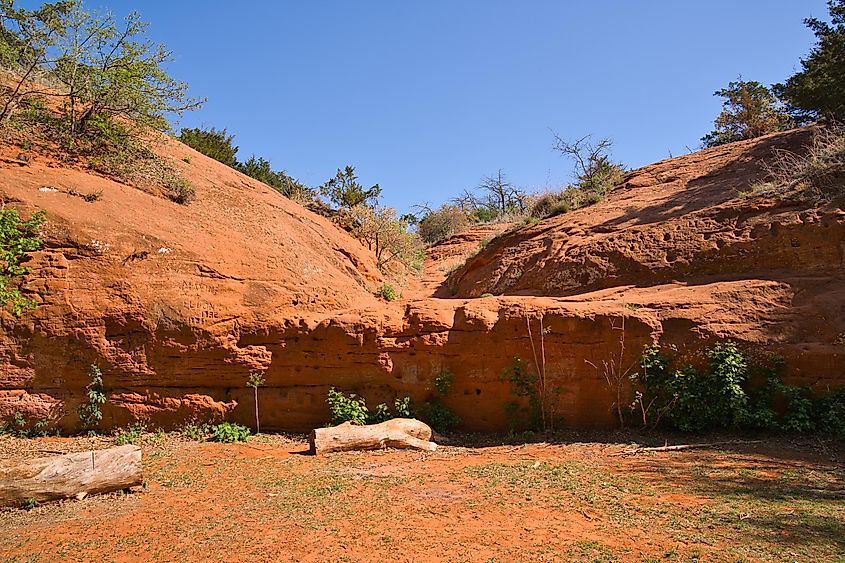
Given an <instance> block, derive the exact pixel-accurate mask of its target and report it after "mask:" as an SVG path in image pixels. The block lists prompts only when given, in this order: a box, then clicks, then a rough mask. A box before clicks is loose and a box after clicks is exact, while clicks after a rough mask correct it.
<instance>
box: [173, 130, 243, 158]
mask: <svg viewBox="0 0 845 563" xmlns="http://www.w3.org/2000/svg"><path fill="white" fill-rule="evenodd" d="M179 140H180V141H182V142H183V143H185V144H186V145H188V146H189V147H191V148H192V149H194V150H196V151H198V152H201V153H202V154H204V155H205V156H209V157H211V158H213V159H214V160H216V161H218V162H222V163H223V164H225V165H226V166H230V167H232V168H235V167H237V165H238V159H237V158H236V157H235V155H237V154H238V147H236V146H235V145H234V141H235V136H234V135H229V134H228V133H227V132H226V129H215V128H214V127H211V128H209V129H201V128H198V127H195V128H192V129H184V128H183V129H182V131H181V132H180V133H179Z"/></svg>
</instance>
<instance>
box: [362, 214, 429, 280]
mask: <svg viewBox="0 0 845 563" xmlns="http://www.w3.org/2000/svg"><path fill="white" fill-rule="evenodd" d="M347 213H348V217H349V219H351V221H352V228H351V231H352V234H353V235H355V236H356V237H357V238H358V239H359V240H360V241H361V242H363V243H364V244H365V245H367V248H368V249H370V250H372V251H373V253H374V254H375V257H376V262H377V263H378V267H379V269H380V270H382V271H383V272H387V273H393V272H395V273H401V272H404V271H406V269H407V268H410V267H411V266H412V264H414V263H415V262H416V261H418V260H419V258H420V251H421V250H422V249H421V244H420V239H419V237H418V236H417V235H416V234H415V233H413V232H412V231H411V230H410V229H409V227H410V226H409V224H408V223H407V222H406V220H404V219H399V218H397V216H396V210H395V209H394V208H392V207H377V208H376V207H369V206H367V205H356V206H354V207H352V208H351V209H349V210H347Z"/></svg>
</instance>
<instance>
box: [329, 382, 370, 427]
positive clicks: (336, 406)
mask: <svg viewBox="0 0 845 563" xmlns="http://www.w3.org/2000/svg"><path fill="white" fill-rule="evenodd" d="M326 402H327V403H328V404H329V411H330V412H331V415H332V424H342V423H344V422H351V423H352V424H361V425H363V424H367V417H368V416H369V410H368V409H367V402H366V401H365V400H364V398H363V397H359V396H358V395H355V394H354V393H353V394H351V395H349V396H348V397H347V396H346V395H344V394H343V393H341V392H340V391H338V390H337V389H335V388H334V387H330V388H329V393H328V396H327V397H326Z"/></svg>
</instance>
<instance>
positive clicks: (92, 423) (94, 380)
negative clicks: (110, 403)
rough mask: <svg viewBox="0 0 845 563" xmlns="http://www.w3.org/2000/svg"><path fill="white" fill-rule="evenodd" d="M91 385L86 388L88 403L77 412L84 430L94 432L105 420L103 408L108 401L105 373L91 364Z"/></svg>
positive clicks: (89, 376) (89, 371)
mask: <svg viewBox="0 0 845 563" xmlns="http://www.w3.org/2000/svg"><path fill="white" fill-rule="evenodd" d="M88 379H89V383H88V385H87V386H86V387H85V390H86V397H87V399H88V400H87V401H86V402H84V403H82V404H81V405H79V409H78V410H77V412H78V414H79V422H80V424H81V426H82V429H83V430H93V429H94V428H96V427H97V426H98V425H99V424H100V421H101V420H102V419H103V410H102V407H103V405H104V404H105V403H106V401H107V397H106V392H105V389H104V388H103V372H102V371H100V367H99V366H97V365H95V364H91V367H90V369H89V370H88Z"/></svg>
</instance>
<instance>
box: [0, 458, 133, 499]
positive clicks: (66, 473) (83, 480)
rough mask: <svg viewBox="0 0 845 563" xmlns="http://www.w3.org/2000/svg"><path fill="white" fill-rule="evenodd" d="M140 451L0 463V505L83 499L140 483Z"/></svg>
mask: <svg viewBox="0 0 845 563" xmlns="http://www.w3.org/2000/svg"><path fill="white" fill-rule="evenodd" d="M143 480H144V479H143V470H142V468H141V448H139V447H138V446H133V445H126V446H118V447H115V448H108V449H105V450H95V451H87V452H78V453H72V454H65V455H60V456H53V457H39V458H35V459H28V460H24V461H18V462H13V461H0V506H21V505H23V504H26V503H29V502H33V501H37V502H44V501H49V500H58V499H63V498H71V497H75V498H79V499H81V498H84V497H86V496H87V495H94V494H99V493H109V492H112V491H119V490H122V489H128V488H129V487H135V486H137V485H140V484H142V483H143Z"/></svg>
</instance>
